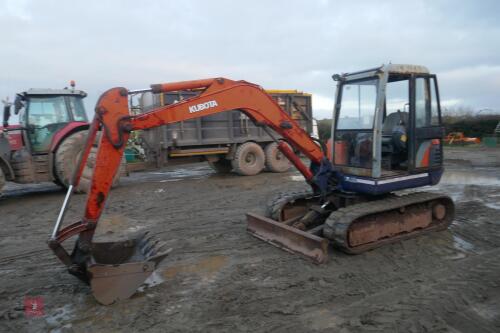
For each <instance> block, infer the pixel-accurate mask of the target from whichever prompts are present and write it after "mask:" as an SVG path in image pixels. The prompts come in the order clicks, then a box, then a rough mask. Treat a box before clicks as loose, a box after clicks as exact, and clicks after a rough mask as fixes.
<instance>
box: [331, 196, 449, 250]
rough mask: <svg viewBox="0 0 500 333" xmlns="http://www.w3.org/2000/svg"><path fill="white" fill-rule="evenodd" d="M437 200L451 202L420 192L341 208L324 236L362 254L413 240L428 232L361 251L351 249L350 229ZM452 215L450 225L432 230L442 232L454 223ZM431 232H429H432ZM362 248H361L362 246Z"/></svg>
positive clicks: (335, 244) (446, 197)
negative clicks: (371, 217) (372, 218)
mask: <svg viewBox="0 0 500 333" xmlns="http://www.w3.org/2000/svg"><path fill="white" fill-rule="evenodd" d="M437 199H445V200H450V201H451V202H452V200H451V198H450V197H448V196H447V195H443V194H439V193H429V192H418V193H411V194H406V195H402V196H397V195H390V196H389V197H386V198H384V199H380V200H375V201H370V202H363V203H360V204H354V205H351V206H348V207H344V208H340V209H339V210H337V211H335V212H333V213H332V214H331V215H330V216H329V217H328V219H327V220H326V222H325V225H324V229H323V235H324V236H325V237H327V238H328V239H330V240H331V241H332V242H333V245H334V246H336V247H339V248H340V249H341V250H342V251H344V252H347V253H353V254H354V253H361V252H364V251H368V250H371V249H374V248H376V247H379V246H381V245H383V244H387V243H390V242H395V241H398V240H401V239H406V238H412V237H413V236H416V235H418V234H421V233H423V232H426V231H427V229H424V230H421V231H417V232H412V233H408V234H403V235H402V236H395V237H394V238H393V239H392V240H391V239H384V240H382V241H380V242H374V243H373V244H372V245H371V246H369V245H368V244H367V245H363V246H362V247H363V249H362V250H361V251H359V250H357V249H355V248H351V247H350V246H349V244H348V231H349V227H350V225H351V224H352V222H353V221H355V220H357V219H359V218H361V217H363V216H366V215H371V214H375V213H382V212H386V211H390V210H394V209H398V208H400V207H405V206H409V205H414V204H419V203H424V202H429V201H433V200H437ZM450 213H451V214H452V216H451V218H450V219H449V221H448V223H446V224H445V225H440V226H439V228H436V227H434V228H432V227H431V228H430V230H436V229H439V230H442V229H446V228H447V227H448V225H449V224H450V223H451V222H452V221H453V211H452V212H450ZM430 230H429V231H430ZM360 247H361V246H360Z"/></svg>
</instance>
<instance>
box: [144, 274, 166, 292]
mask: <svg viewBox="0 0 500 333" xmlns="http://www.w3.org/2000/svg"><path fill="white" fill-rule="evenodd" d="M163 282H165V278H164V277H163V276H162V275H161V274H160V273H159V272H158V270H155V271H154V272H153V274H151V275H150V276H149V277H148V278H147V279H146V281H144V284H143V285H142V286H140V287H139V288H138V289H137V291H138V292H143V291H144V290H146V289H148V288H152V287H154V286H157V285H159V284H162V283H163Z"/></svg>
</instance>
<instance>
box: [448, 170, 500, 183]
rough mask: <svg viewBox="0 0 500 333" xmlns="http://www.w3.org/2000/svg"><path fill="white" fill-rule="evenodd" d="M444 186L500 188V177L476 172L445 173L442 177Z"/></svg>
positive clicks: (454, 171)
mask: <svg viewBox="0 0 500 333" xmlns="http://www.w3.org/2000/svg"><path fill="white" fill-rule="evenodd" d="M440 184H443V185H483V186H500V177H498V176H490V175H485V174H484V173H483V174H479V173H478V172H474V171H456V170H453V171H445V172H444V174H443V177H441V182H440Z"/></svg>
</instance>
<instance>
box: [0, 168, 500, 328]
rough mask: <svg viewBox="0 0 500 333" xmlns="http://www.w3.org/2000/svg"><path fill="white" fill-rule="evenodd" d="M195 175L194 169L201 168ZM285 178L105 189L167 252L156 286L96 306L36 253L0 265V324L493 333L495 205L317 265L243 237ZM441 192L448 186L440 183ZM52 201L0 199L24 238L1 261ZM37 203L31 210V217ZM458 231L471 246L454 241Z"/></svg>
mask: <svg viewBox="0 0 500 333" xmlns="http://www.w3.org/2000/svg"><path fill="white" fill-rule="evenodd" d="M194 169H196V172H198V173H200V172H201V171H200V170H202V169H203V168H200V167H194ZM206 169H207V172H208V173H210V171H208V170H209V169H208V167H207V168H206ZM292 175H296V173H290V174H282V175H276V174H262V175H259V176H256V177H251V178H243V179H241V178H239V177H212V176H207V177H205V178H204V179H185V180H182V181H179V182H177V181H176V182H171V183H170V182H169V183H162V180H163V179H164V175H140V177H138V179H139V180H137V181H134V179H132V180H130V181H126V182H124V183H125V184H124V186H122V187H118V188H117V189H115V190H113V192H112V194H111V202H110V205H109V207H108V208H107V215H121V216H126V217H129V218H131V219H132V222H131V225H132V226H138V227H144V228H148V229H150V230H151V231H153V232H155V233H157V234H159V235H160V238H161V239H162V240H166V241H168V242H169V246H170V245H171V246H172V247H173V248H174V251H173V252H172V253H171V254H170V255H169V257H168V258H167V259H166V260H165V261H164V263H162V266H161V269H160V271H159V272H158V274H159V275H160V278H161V279H162V280H164V281H163V282H160V283H159V284H158V285H155V286H153V287H150V288H146V289H145V291H143V292H140V293H138V294H137V295H135V296H134V297H132V298H131V299H129V300H127V301H125V302H121V303H119V304H115V305H112V306H110V307H102V306H99V305H97V304H96V303H95V301H94V300H93V298H92V296H91V295H90V294H89V290H88V288H87V287H86V286H85V285H83V284H81V283H79V282H78V281H77V280H76V279H75V278H74V277H72V276H70V275H68V274H67V273H66V272H65V269H64V267H62V265H61V264H60V263H58V262H57V260H56V259H55V258H54V257H53V256H51V255H50V252H49V250H48V249H47V254H43V255H37V254H33V255H29V256H27V257H24V258H22V259H19V260H12V261H9V262H8V263H7V264H6V265H5V266H4V267H5V268H6V269H8V270H9V271H8V272H6V273H5V275H4V276H3V277H2V279H3V285H2V288H1V290H0V293H1V294H0V296H1V297H0V330H2V329H3V330H7V329H8V330H11V331H15V330H17V331H32V332H38V331H48V330H50V329H61V330H63V331H64V330H67V331H72V330H74V331H120V330H123V329H124V328H126V329H128V330H130V331H148V332H149V331H152V332H165V331H167V332H238V331H256V332H286V333H292V332H336V331H340V332H359V331H380V332H393V331H404V332H412V331H414V332H424V331H453V330H454V331H459V332H469V331H470V329H469V328H470V327H471V326H473V327H474V328H477V329H476V330H475V331H485V332H488V330H489V331H491V328H494V329H497V326H496V323H497V319H498V317H497V316H496V314H495V309H499V308H500V305H499V304H498V300H499V298H498V297H499V293H498V285H495V284H494V283H495V282H497V281H498V277H499V276H500V267H499V263H498V261H495V257H497V258H498V257H499V256H500V253H499V252H498V249H499V248H500V216H499V212H500V211H498V210H494V209H491V208H487V207H486V206H484V204H483V203H481V202H480V201H477V200H476V199H474V200H472V199H471V200H468V199H467V200H465V199H464V200H462V201H459V202H458V203H457V216H459V217H460V218H458V219H456V220H455V222H454V223H453V225H452V226H451V228H450V230H449V231H444V232H441V233H435V234H430V235H427V236H423V237H421V238H418V239H414V240H409V241H405V242H401V243H397V244H393V245H390V246H386V247H382V248H380V249H377V250H375V251H371V252H368V253H366V254H363V255H358V256H349V255H345V254H342V253H339V252H336V251H332V252H331V259H330V261H329V262H328V263H327V264H325V265H322V266H317V265H314V264H311V263H309V262H306V261H304V260H302V259H301V258H298V257H297V256H293V255H290V254H288V253H286V252H283V251H281V250H279V249H276V248H274V247H272V246H269V245H267V244H265V243H262V242H261V241H259V240H257V239H255V238H253V237H251V236H250V235H248V234H247V233H246V232H245V217H244V213H246V212H247V211H253V212H257V213H262V212H263V211H264V208H265V203H266V202H267V200H268V198H271V197H273V196H274V195H275V193H277V192H283V191H284V190H289V191H295V190H301V189H303V188H305V186H304V184H303V183H302V182H295V181H291V180H290V178H291V177H290V176H292ZM143 180H145V181H143ZM445 189H446V190H445V192H447V193H450V192H451V191H458V190H457V188H456V187H452V186H447V187H445ZM474 191H475V192H474V193H475V195H476V197H477V196H479V195H481V194H483V195H488V194H492V193H493V192H492V191H494V190H491V189H490V190H487V191H486V190H485V189H484V187H478V188H477V189H475V190H474ZM476 192H477V193H476ZM63 195H64V194H63V193H58V194H54V193H49V194H47V195H39V197H36V198H35V197H33V196H31V197H29V198H28V200H27V202H29V204H30V207H31V205H33V206H32V207H31V208H30V210H32V211H30V212H29V213H28V214H26V215H25V216H22V214H23V210H26V208H22V207H20V206H17V202H18V201H19V202H22V200H23V198H16V199H15V200H10V199H8V198H7V199H6V200H0V210H2V209H5V211H7V212H8V213H9V216H8V217H7V218H8V220H7V221H6V225H7V227H5V228H4V230H2V231H1V232H2V235H5V236H8V235H18V234H19V233H22V234H23V235H24V236H23V237H18V236H16V237H13V238H12V239H11V240H9V241H8V242H5V243H1V244H2V245H3V247H2V250H5V251H6V252H4V253H5V255H7V254H14V255H15V254H16V253H18V252H17V251H19V249H20V247H23V248H24V249H23V250H22V252H23V253H26V252H25V251H32V250H37V249H39V248H41V247H42V246H45V241H46V239H47V236H48V234H49V232H50V230H51V227H52V223H53V220H54V219H53V217H55V215H56V214H57V209H58V208H59V205H60V203H61V202H62V196H63ZM476 197H475V198H476ZM83 202H84V198H83V197H81V196H77V197H75V201H74V207H73V208H72V209H71V211H70V212H69V214H68V221H72V220H73V219H74V218H78V217H79V213H81V209H79V208H81V206H82V204H83ZM37 207H40V208H41V210H42V211H43V214H36V213H35V210H36V209H37ZM104 217H106V215H105V216H104ZM495 218H496V220H495ZM20 219H21V220H22V222H21V223H19V222H18V220H20ZM3 222H4V221H2V226H3V225H4V223H3ZM20 224H21V225H20ZM117 226H118V227H119V228H125V226H127V227H128V225H126V224H124V225H123V226H122V225H121V224H119V223H118V224H117ZM30 230H31V231H30ZM33 230H35V231H33ZM457 237H459V238H461V239H463V240H464V241H466V242H468V243H470V245H471V246H472V248H469V247H467V246H461V247H459V246H458V245H457V241H456V239H455V238H457ZM466 245H467V244H466ZM18 254H19V253H18ZM26 294H28V295H41V296H43V297H44V300H45V301H46V304H45V308H46V314H47V315H46V317H44V318H41V319H38V320H28V319H26V318H24V316H23V315H22V302H23V297H24V296H25V295H26ZM19 307H21V310H15V309H16V308H17V309H18V308H19ZM60 313H64V314H65V315H64V316H62V315H59V314H60ZM54 318H57V320H55V319H54ZM63 327H66V328H63ZM68 327H69V328H68ZM497 331H498V330H497Z"/></svg>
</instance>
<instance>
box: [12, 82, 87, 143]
mask: <svg viewBox="0 0 500 333" xmlns="http://www.w3.org/2000/svg"><path fill="white" fill-rule="evenodd" d="M86 96H87V94H86V93H85V92H83V91H81V90H74V89H30V90H28V91H25V92H23V93H19V94H17V96H16V101H15V103H14V105H15V113H16V114H18V113H20V114H19V122H20V124H21V126H22V128H24V129H26V131H24V132H25V135H24V136H25V139H26V140H25V142H29V144H30V146H31V150H32V151H33V152H34V153H47V152H48V151H49V149H50V147H51V143H52V139H53V138H54V135H55V134H56V133H57V132H59V131H60V130H61V129H63V128H64V127H65V126H66V125H68V124H69V123H71V122H84V123H87V122H88V118H87V114H86V112H85V108H84V106H83V98H84V97H86Z"/></svg>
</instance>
